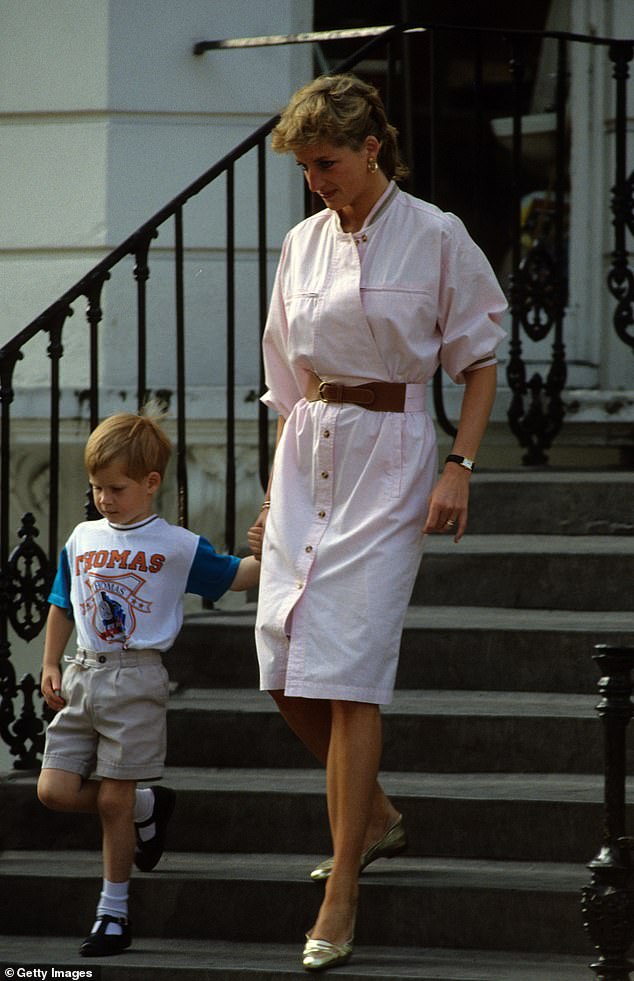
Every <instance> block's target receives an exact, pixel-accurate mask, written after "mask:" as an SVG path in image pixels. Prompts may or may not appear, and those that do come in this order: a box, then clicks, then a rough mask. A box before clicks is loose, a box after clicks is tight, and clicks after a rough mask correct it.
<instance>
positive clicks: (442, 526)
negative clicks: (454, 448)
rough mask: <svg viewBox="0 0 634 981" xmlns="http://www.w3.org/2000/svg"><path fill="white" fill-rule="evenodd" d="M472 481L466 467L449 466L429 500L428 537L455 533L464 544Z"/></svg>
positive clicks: (455, 536) (426, 525) (426, 529)
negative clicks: (470, 482) (462, 539)
mask: <svg viewBox="0 0 634 981" xmlns="http://www.w3.org/2000/svg"><path fill="white" fill-rule="evenodd" d="M470 479H471V474H470V473H469V471H468V470H465V468H464V467H461V466H458V465H457V464H455V463H448V464H446V466H445V469H444V470H443V472H442V474H441V475H440V477H439V479H438V482H437V484H436V486H435V487H434V489H433V491H432V492H431V495H430V498H429V506H428V509H427V517H426V519H425V525H424V527H423V534H424V535H428V534H430V533H431V534H446V533H447V532H454V542H459V541H460V539H461V538H462V536H463V535H464V533H465V529H466V527H467V512H468V505H469V480H470Z"/></svg>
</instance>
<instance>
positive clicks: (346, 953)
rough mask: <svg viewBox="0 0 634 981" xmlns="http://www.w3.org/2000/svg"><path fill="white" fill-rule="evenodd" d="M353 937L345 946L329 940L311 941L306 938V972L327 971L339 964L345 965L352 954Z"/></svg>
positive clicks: (303, 956)
mask: <svg viewBox="0 0 634 981" xmlns="http://www.w3.org/2000/svg"><path fill="white" fill-rule="evenodd" d="M353 939H354V938H353V937H350V940H347V941H346V942H345V944H331V943H330V941H329V940H311V939H310V937H308V936H307V937H306V946H305V947H304V953H303V955H302V965H303V967H304V970H305V971H325V970H327V969H328V968H329V967H335V966H336V965H337V964H345V963H346V961H347V960H349V959H350V955H351V954H352V944H353Z"/></svg>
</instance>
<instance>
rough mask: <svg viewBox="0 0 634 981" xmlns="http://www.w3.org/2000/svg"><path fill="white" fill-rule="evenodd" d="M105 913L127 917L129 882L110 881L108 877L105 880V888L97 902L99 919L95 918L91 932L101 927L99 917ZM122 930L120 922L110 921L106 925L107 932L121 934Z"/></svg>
mask: <svg viewBox="0 0 634 981" xmlns="http://www.w3.org/2000/svg"><path fill="white" fill-rule="evenodd" d="M104 913H107V914H108V916H116V917H122V916H124V917H125V918H126V919H127V917H128V883H127V882H109V880H108V879H104V880H103V888H102V890H101V895H100V896H99V903H98V904H97V919H96V920H95V923H94V925H93V928H92V930H91V933H94V932H95V931H96V930H97V929H98V928H99V917H100V916H103V915H104ZM122 932H123V931H122V929H121V927H120V926H119V924H118V923H109V924H108V926H107V927H106V933H107V934H115V935H120V934H121V933H122Z"/></svg>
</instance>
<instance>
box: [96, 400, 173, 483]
mask: <svg viewBox="0 0 634 981" xmlns="http://www.w3.org/2000/svg"><path fill="white" fill-rule="evenodd" d="M162 418H163V413H162V412H161V410H160V407H158V406H157V405H155V404H154V403H149V404H148V405H146V406H144V408H143V409H142V410H141V413H139V414H138V415H137V414H135V413H133V412H118V413H117V414H116V415H114V416H109V417H108V418H107V419H104V421H103V422H101V423H100V424H99V425H98V426H97V428H96V429H93V431H92V433H91V434H90V436H89V437H88V442H87V443H86V449H85V450H84V466H85V467H86V471H87V473H88V474H94V473H96V472H97V471H98V470H102V469H103V468H104V467H108V466H110V464H111V463H114V462H115V461H116V462H117V463H120V464H121V466H122V467H123V468H124V469H125V472H126V474H127V476H128V477H131V478H132V480H141V479H142V478H143V477H147V475H148V474H149V473H152V471H156V472H158V473H160V475H161V477H163V476H164V475H165V470H166V468H167V464H168V462H169V458H170V454H171V452H172V444H171V443H170V441H169V439H168V437H167V436H166V435H165V433H164V432H163V430H162V428H161V426H160V420H161V419H162Z"/></svg>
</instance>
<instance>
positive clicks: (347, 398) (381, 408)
mask: <svg viewBox="0 0 634 981" xmlns="http://www.w3.org/2000/svg"><path fill="white" fill-rule="evenodd" d="M406 393H407V385H406V384H405V383H404V382H367V383H366V384H365V385H353V386H347V385H338V384H337V383H336V382H325V381H322V380H321V378H319V376H318V375H312V376H311V377H310V378H309V381H308V389H307V392H306V398H307V400H308V401H309V402H334V403H336V404H338V405H341V404H342V403H344V402H349V403H351V404H352V405H360V406H362V407H363V408H364V409H371V410H372V411H373V412H404V411H405V395H406Z"/></svg>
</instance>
